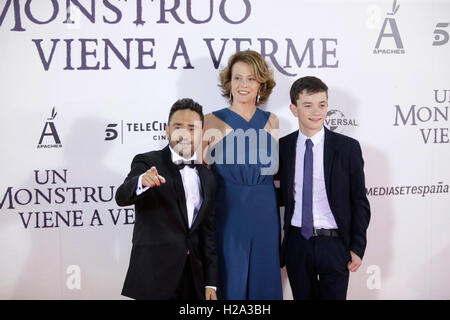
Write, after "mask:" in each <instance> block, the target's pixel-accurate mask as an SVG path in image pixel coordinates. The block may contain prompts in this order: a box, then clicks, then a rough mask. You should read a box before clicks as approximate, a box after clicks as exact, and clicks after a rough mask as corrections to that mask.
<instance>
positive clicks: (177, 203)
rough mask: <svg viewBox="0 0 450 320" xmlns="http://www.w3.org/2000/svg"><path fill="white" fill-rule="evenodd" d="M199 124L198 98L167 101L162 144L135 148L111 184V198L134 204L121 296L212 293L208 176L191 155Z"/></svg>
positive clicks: (213, 255) (213, 246) (211, 205)
mask: <svg viewBox="0 0 450 320" xmlns="http://www.w3.org/2000/svg"><path fill="white" fill-rule="evenodd" d="M202 128H203V112H202V107H201V106H200V105H199V104H198V103H196V102H194V101H193V100H192V99H181V100H178V101H177V102H175V104H174V105H173V106H172V108H171V110H170V113H169V121H168V125H167V127H166V134H167V138H168V139H169V145H168V146H166V147H165V148H163V149H162V150H159V151H152V152H148V153H143V154H138V155H137V156H135V157H134V159H133V162H132V163H131V171H130V173H129V174H128V176H127V178H126V179H125V181H124V183H123V184H122V185H121V186H120V187H119V188H118V189H117V193H116V202H117V204H118V205H119V206H129V205H133V204H134V206H135V225H134V230H133V240H132V241H133V247H132V251H131V257H130V265H129V268H128V272H127V275H126V279H125V284H124V286H123V290H122V294H123V295H125V296H128V297H131V298H134V299H177V300H178V299H182V300H185V299H194V300H200V299H207V300H210V299H217V297H216V291H215V290H216V287H217V256H216V244H215V232H214V194H215V180H214V176H213V174H212V173H211V172H210V171H209V170H208V169H207V168H206V167H204V166H202V165H201V161H200V160H199V159H200V158H201V151H200V150H201V149H199V147H200V146H201V140H202ZM197 156H199V157H197Z"/></svg>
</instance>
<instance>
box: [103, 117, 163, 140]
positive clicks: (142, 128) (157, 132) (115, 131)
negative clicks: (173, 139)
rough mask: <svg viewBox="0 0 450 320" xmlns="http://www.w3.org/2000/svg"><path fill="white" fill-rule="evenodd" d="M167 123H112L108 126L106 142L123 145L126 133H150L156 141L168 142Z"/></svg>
mask: <svg viewBox="0 0 450 320" xmlns="http://www.w3.org/2000/svg"><path fill="white" fill-rule="evenodd" d="M165 130H166V123H164V122H161V121H157V120H156V121H153V122H146V123H143V122H137V123H136V122H126V123H124V121H123V120H121V121H120V123H110V124H108V125H107V126H106V130H105V141H114V140H116V139H118V140H120V143H121V144H123V142H124V136H125V133H129V134H134V133H150V134H151V139H153V140H154V141H160V140H166V139H167V138H166V131H165Z"/></svg>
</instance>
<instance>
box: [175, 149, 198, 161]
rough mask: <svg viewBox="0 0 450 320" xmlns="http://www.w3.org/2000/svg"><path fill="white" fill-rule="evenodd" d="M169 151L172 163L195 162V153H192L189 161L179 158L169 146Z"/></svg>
mask: <svg viewBox="0 0 450 320" xmlns="http://www.w3.org/2000/svg"><path fill="white" fill-rule="evenodd" d="M169 149H170V153H171V154H172V162H174V163H175V162H177V161H191V160H194V161H195V160H197V154H196V152H194V154H193V155H192V157H190V158H189V159H185V158H183V157H182V156H180V155H179V154H178V153H176V152H175V151H174V150H173V149H172V147H171V146H170V145H169Z"/></svg>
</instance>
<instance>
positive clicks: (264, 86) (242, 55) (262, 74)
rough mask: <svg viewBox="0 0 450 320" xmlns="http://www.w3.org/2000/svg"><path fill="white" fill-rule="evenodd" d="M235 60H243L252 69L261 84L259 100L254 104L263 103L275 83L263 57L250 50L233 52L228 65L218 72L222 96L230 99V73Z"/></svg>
mask: <svg viewBox="0 0 450 320" xmlns="http://www.w3.org/2000/svg"><path fill="white" fill-rule="evenodd" d="M236 62H244V63H246V64H247V65H248V66H249V67H250V68H251V69H252V70H253V73H254V75H255V78H256V81H258V82H259V83H260V84H261V87H260V91H259V102H256V105H259V104H263V103H265V102H266V101H267V99H268V98H269V96H270V94H271V93H272V89H273V88H274V87H275V84H276V83H275V80H274V79H273V72H272V71H271V70H270V69H269V66H268V65H267V63H266V61H265V60H264V58H263V57H262V56H261V55H260V54H259V53H258V52H256V51H252V50H246V51H239V52H236V53H235V54H233V55H232V56H231V57H230V59H229V60H228V65H227V66H226V67H225V69H223V70H222V71H221V72H220V84H219V87H220V88H222V96H224V97H225V98H228V99H230V91H231V73H232V69H233V66H234V64H235V63H236ZM230 102H231V99H230Z"/></svg>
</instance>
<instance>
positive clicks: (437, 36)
mask: <svg viewBox="0 0 450 320" xmlns="http://www.w3.org/2000/svg"><path fill="white" fill-rule="evenodd" d="M447 27H448V23H438V24H437V25H436V29H435V30H434V42H433V46H443V45H444V44H446V43H447V42H448V38H449V36H448V32H447V31H445V30H442V29H443V28H447Z"/></svg>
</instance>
